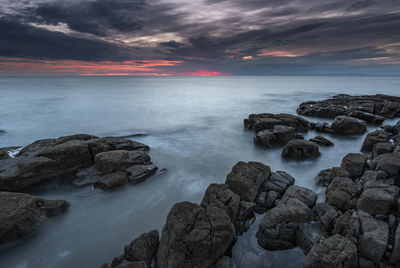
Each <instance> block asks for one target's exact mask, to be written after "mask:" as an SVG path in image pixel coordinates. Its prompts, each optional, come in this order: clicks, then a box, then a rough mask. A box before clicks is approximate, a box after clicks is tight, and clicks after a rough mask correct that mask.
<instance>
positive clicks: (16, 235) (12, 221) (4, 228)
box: [0, 192, 69, 244]
mask: <svg viewBox="0 0 400 268" xmlns="http://www.w3.org/2000/svg"><path fill="white" fill-rule="evenodd" d="M68 206H69V203H68V202H67V201H64V200H55V201H53V200H45V199H41V198H38V197H35V196H32V195H28V194H21V193H11V192H0V223H1V228H0V244H2V243H7V242H15V241H17V240H19V239H21V238H24V237H26V236H27V235H29V234H31V233H32V232H34V231H35V230H36V228H37V227H38V225H39V223H40V222H42V221H43V220H44V219H45V218H46V217H48V216H55V215H58V214H60V213H61V212H63V211H64V210H65V209H66V208H67V207H68Z"/></svg>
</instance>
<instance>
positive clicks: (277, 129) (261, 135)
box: [254, 125, 295, 148]
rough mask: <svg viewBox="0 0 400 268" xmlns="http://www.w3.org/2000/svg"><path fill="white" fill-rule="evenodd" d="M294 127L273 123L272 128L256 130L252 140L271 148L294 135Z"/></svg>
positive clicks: (283, 142)
mask: <svg viewBox="0 0 400 268" xmlns="http://www.w3.org/2000/svg"><path fill="white" fill-rule="evenodd" d="M294 134H295V128H293V127H289V126H283V125H275V126H274V127H273V129H266V130H262V131H259V132H257V134H256V136H255V137H254V142H255V143H257V144H260V145H262V146H265V147H268V148H272V147H275V146H278V145H284V144H285V143H287V142H288V141H289V140H291V139H292V138H293V137H294Z"/></svg>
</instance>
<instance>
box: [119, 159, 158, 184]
mask: <svg viewBox="0 0 400 268" xmlns="http://www.w3.org/2000/svg"><path fill="white" fill-rule="evenodd" d="M157 169H158V168H157V167H156V166H155V165H154V164H150V165H134V166H131V167H130V168H128V169H127V170H126V172H127V173H128V181H129V182H130V183H132V184H135V183H138V182H141V181H144V180H145V179H147V178H148V177H150V176H151V175H153V174H154V173H156V172H157Z"/></svg>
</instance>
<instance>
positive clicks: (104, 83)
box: [0, 76, 400, 268]
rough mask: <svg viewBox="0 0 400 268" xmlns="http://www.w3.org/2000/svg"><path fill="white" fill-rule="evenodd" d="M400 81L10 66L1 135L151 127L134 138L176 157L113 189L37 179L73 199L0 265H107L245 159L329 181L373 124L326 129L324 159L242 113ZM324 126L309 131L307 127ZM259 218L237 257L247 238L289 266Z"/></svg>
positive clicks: (42, 192)
mask: <svg viewBox="0 0 400 268" xmlns="http://www.w3.org/2000/svg"><path fill="white" fill-rule="evenodd" d="M399 88H400V78H396V77H302V76H271V77H270V76H226V77H163V78H143V77H133V78H131V77H52V78H46V77H30V78H28V77H27V78H21V77H0V129H2V130H5V131H6V134H0V147H5V146H11V145H21V146H23V145H27V144H29V143H31V142H33V141H35V140H37V139H42V138H52V137H58V136H62V135H69V134H75V133H89V134H94V135H98V136H121V135H128V134H132V133H148V135H147V136H142V137H137V138H135V140H137V141H140V142H144V143H146V144H148V145H150V147H151V152H150V154H151V157H152V159H153V162H155V164H156V165H157V166H158V167H160V168H167V169H168V172H167V173H164V174H160V175H156V176H153V177H151V178H150V179H148V180H147V181H145V182H143V183H140V184H137V185H125V186H124V187H122V188H120V189H117V190H115V191H112V192H103V191H101V190H98V189H92V188H90V187H87V188H76V187H73V186H72V185H70V184H69V183H66V182H57V183H53V184H51V185H48V186H46V187H42V188H40V189H36V190H35V191H33V193H34V194H37V195H39V196H41V197H44V198H52V199H65V200H67V201H69V202H70V203H71V207H70V208H69V210H68V211H67V213H65V214H63V215H61V216H58V217H55V218H50V219H49V220H47V221H46V222H45V223H44V226H42V228H41V229H40V230H39V232H38V233H36V234H34V235H32V236H31V237H29V238H28V239H27V240H25V241H24V242H23V243H20V244H18V245H16V246H13V247H11V248H8V249H3V250H2V251H0V267H99V266H100V265H101V264H102V263H103V262H111V259H112V258H113V257H115V256H118V255H120V254H121V253H122V252H123V246H124V245H126V244H128V243H129V242H130V241H131V240H132V239H134V238H135V237H136V236H138V235H139V234H141V233H142V232H146V231H150V230H152V229H159V230H161V228H162V226H163V225H164V223H165V220H166V215H167V213H168V211H169V209H170V208H171V206H172V205H173V204H174V203H176V202H179V201H185V200H187V201H193V202H199V201H201V198H202V196H203V194H204V191H205V189H206V188H207V186H208V185H209V184H210V183H214V182H218V183H223V182H224V181H225V177H226V175H227V174H228V173H229V171H230V169H231V168H232V166H233V165H234V164H235V163H236V162H237V161H240V160H242V161H261V162H263V163H265V164H268V165H270V166H271V167H272V169H273V170H279V169H280V170H285V171H287V172H289V173H291V174H292V175H293V176H294V177H295V178H296V183H297V184H298V185H301V186H306V187H309V188H311V189H313V190H315V191H317V192H319V193H321V190H320V189H318V188H316V187H315V185H314V177H315V175H316V174H317V173H318V172H319V171H320V170H321V169H324V168H329V167H332V166H337V165H340V162H341V159H342V157H343V156H344V155H346V154H347V153H349V152H356V151H359V149H360V147H361V143H362V141H363V138H364V137H363V136H357V137H337V136H330V135H326V136H327V137H328V138H330V139H331V140H332V141H333V142H334V143H335V146H334V147H332V148H324V147H322V148H321V152H322V156H321V157H320V158H318V159H317V160H314V161H305V162H296V161H286V160H283V159H281V157H280V153H281V148H277V149H272V150H271V149H270V150H268V149H263V148H258V147H256V146H255V145H254V144H253V136H254V133H252V132H250V131H246V130H244V129H243V119H244V118H245V117H247V116H248V115H249V114H250V113H261V112H271V113H281V112H287V113H293V114H295V110H296V108H297V106H298V104H299V103H300V102H303V101H307V100H318V99H323V98H327V97H330V96H332V95H335V94H339V93H347V94H376V93H384V94H391V95H399V94H400V93H398V92H399ZM312 120H316V119H312ZM374 128H375V127H373V126H371V127H370V130H372V129H374ZM315 135H316V133H314V132H309V133H308V134H307V135H306V138H309V137H313V136H315ZM256 230H257V226H256V225H255V226H253V227H252V229H251V232H249V233H248V234H246V235H244V236H243V237H239V241H238V242H237V245H236V246H235V248H234V252H233V253H234V260H235V261H236V262H237V263H236V265H237V266H236V267H241V266H240V259H241V256H242V255H243V253H245V252H247V251H248V250H252V251H253V252H254V253H255V254H257V255H259V258H260V260H266V259H269V262H268V263H269V265H271V267H274V266H275V267H277V266H282V263H281V262H282V258H280V257H277V258H275V259H276V261H274V258H271V255H270V254H269V253H267V252H265V251H263V250H262V249H261V248H260V247H258V245H257V243H255V240H254V236H251V235H250V234H251V233H253V232H255V231H256ZM252 239H253V240H252ZM276 254H278V255H275V256H282V255H279V254H282V253H279V252H278V253H276ZM291 254H292V255H291V256H300V257H296V258H285V261H286V263H285V265H286V266H289V265H292V267H296V266H298V265H299V263H301V260H300V262H299V259H298V258H301V256H302V254H300V253H299V252H298V251H296V250H294V251H292V253H291ZM271 262H272V264H271ZM263 263H264V265H265V263H267V262H265V261H264V262H263ZM242 267H243V266H242ZM254 268H256V267H254Z"/></svg>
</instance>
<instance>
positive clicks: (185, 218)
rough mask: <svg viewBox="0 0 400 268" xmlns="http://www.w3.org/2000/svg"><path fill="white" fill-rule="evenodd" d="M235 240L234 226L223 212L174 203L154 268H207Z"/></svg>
mask: <svg viewBox="0 0 400 268" xmlns="http://www.w3.org/2000/svg"><path fill="white" fill-rule="evenodd" d="M234 239H235V230H234V227H233V225H232V222H231V219H230V217H229V216H228V214H227V213H226V212H225V211H224V210H222V209H220V208H217V207H211V206H209V207H207V208H203V207H202V206H199V205H196V204H193V203H190V202H181V203H177V204H175V205H174V206H173V207H172V209H171V211H170V212H169V213H168V217H167V222H166V224H165V226H164V228H163V233H162V236H161V240H160V244H159V246H158V249H157V258H156V261H157V267H182V268H186V267H188V268H189V267H199V268H200V267H209V266H211V265H212V264H213V263H215V262H216V261H217V260H218V259H219V258H220V257H222V256H223V255H224V253H225V252H226V251H227V250H228V248H229V247H230V246H231V244H232V243H233V241H234Z"/></svg>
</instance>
